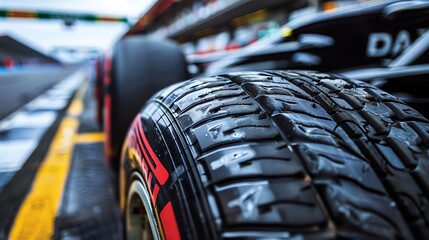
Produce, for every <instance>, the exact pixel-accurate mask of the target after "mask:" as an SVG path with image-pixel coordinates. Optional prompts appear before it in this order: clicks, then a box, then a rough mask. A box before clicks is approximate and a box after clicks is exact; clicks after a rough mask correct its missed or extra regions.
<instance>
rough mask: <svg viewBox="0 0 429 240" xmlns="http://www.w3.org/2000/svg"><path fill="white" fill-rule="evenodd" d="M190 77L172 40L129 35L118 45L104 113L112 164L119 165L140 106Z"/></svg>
mask: <svg viewBox="0 0 429 240" xmlns="http://www.w3.org/2000/svg"><path fill="white" fill-rule="evenodd" d="M187 78H188V74H187V65H186V61H185V57H184V55H183V53H182V52H181V50H180V48H179V46H177V45H176V44H175V43H173V42H171V41H166V40H164V41H162V40H158V41H157V40H152V39H149V38H147V37H144V36H129V37H126V38H125V39H122V40H121V41H120V42H119V43H118V44H117V45H116V46H115V49H114V51H113V55H112V69H111V83H110V86H108V87H107V89H108V90H107V91H108V93H107V94H109V96H110V98H111V104H110V111H107V112H108V114H105V115H107V116H106V118H107V120H109V122H106V119H105V128H108V129H106V133H107V139H106V155H107V158H108V160H109V162H110V165H111V166H112V167H113V168H116V169H117V168H118V166H119V153H120V151H121V147H122V143H123V140H124V138H125V135H126V133H127V130H128V127H129V125H130V124H131V121H132V119H133V117H134V116H135V115H136V113H138V112H139V110H140V108H141V106H143V104H144V103H145V102H146V101H147V100H148V99H149V98H150V97H151V96H152V95H153V94H155V93H156V92H157V91H159V90H160V89H162V88H164V87H166V86H168V85H170V84H173V83H177V82H180V81H183V80H186V79H187ZM105 94H106V93H105ZM105 104H107V103H105ZM108 107H109V106H108Z"/></svg>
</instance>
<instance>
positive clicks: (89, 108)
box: [0, 84, 121, 239]
mask: <svg viewBox="0 0 429 240" xmlns="http://www.w3.org/2000/svg"><path fill="white" fill-rule="evenodd" d="M81 89H82V88H81ZM81 103H82V106H81V107H82V109H81V110H76V109H79V108H80V106H79V105H80V104H73V103H72V104H68V105H67V108H64V109H63V110H61V111H59V112H58V114H57V115H56V118H55V120H54V121H53V122H52V125H51V126H50V127H49V128H48V130H47V131H46V132H45V133H44V134H43V137H42V138H41V141H40V143H39V144H38V146H37V147H36V149H35V151H34V152H33V153H32V154H31V156H30V157H29V159H28V160H27V161H26V162H25V164H24V165H23V166H22V168H21V169H20V170H19V171H17V173H16V174H15V176H14V177H13V178H12V180H11V181H10V182H9V183H8V184H6V185H5V187H4V189H3V190H2V191H1V192H0V239H30V238H32V239H119V238H120V236H121V231H120V229H121V221H120V212H119V206H118V203H117V184H116V183H117V180H116V174H115V173H113V172H112V171H111V170H110V169H109V168H108V167H107V166H106V165H105V164H104V155H103V144H104V142H103V141H104V134H103V133H102V132H101V129H100V127H99V126H98V125H97V124H96V123H95V120H94V119H95V118H94V112H95V111H94V110H95V108H94V101H93V98H92V88H91V84H89V85H88V87H87V88H86V91H85V94H84V96H83V99H82V101H81ZM72 105H77V107H73V106H72ZM66 109H68V110H66ZM70 109H72V110H70ZM73 109H74V110H73ZM70 112H72V114H70ZM73 112H74V113H73ZM76 113H78V114H76ZM70 117H72V118H73V119H75V120H73V121H77V123H78V126H77V128H76V129H75V133H74V135H73V136H72V137H71V138H70V139H72V143H71V146H70V148H71V149H72V151H70V153H69V156H68V157H67V159H68V160H66V161H69V164H68V165H67V168H63V169H65V171H63V172H64V173H65V181H64V180H63V181H62V182H63V183H62V187H61V189H62V191H61V189H60V190H57V191H56V193H53V192H52V191H49V188H50V187H48V186H47V185H43V184H42V185H40V183H39V184H38V183H37V181H39V180H38V179H39V177H40V175H45V174H41V172H43V170H41V169H43V168H44V165H49V164H47V162H49V161H52V159H54V160H55V158H56V157H55V156H54V157H52V156H50V153H49V152H50V151H51V150H52V148H53V146H55V144H54V141H53V139H55V138H56V137H57V136H58V134H59V132H60V131H61V129H62V128H61V126H62V125H63V124H64V121H69V120H70ZM66 119H68V120H66ZM65 132H68V131H65ZM63 135H64V134H63ZM66 135H67V134H66ZM69 137H70V136H69ZM61 143H62V142H61V141H60V146H59V151H63V150H64V149H62V147H63V146H62V145H61ZM60 154H63V153H60ZM55 172H56V171H54V175H48V176H45V178H47V179H50V178H54V179H53V181H54V182H57V181H59V180H58V179H57V176H58V175H61V174H55ZM42 179H43V178H42ZM37 185H39V186H37ZM37 189H39V190H37ZM40 189H41V190H40ZM37 191H39V193H40V191H41V192H42V193H43V194H42V196H40V197H39V193H37ZM55 194H57V195H58V196H56V197H53V195H55ZM34 195H36V197H34ZM52 198H56V200H57V201H58V206H49V203H50V202H52V201H51V200H52ZM52 209H54V210H52ZM52 211H53V212H52ZM46 216H48V217H46Z"/></svg>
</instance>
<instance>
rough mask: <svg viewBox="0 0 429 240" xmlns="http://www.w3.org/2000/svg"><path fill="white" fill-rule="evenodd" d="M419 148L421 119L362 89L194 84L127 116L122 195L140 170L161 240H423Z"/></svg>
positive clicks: (423, 134)
mask: <svg viewBox="0 0 429 240" xmlns="http://www.w3.org/2000/svg"><path fill="white" fill-rule="evenodd" d="M428 149H429V121H428V120H427V119H426V118H424V117H423V116H422V115H421V114H419V113H418V112H417V111H415V110H414V109H412V108H411V107H409V106H406V105H405V104H404V103H403V102H402V101H401V100H399V99H398V98H396V97H394V96H392V95H390V94H388V93H386V92H383V91H382V90H380V89H378V88H376V87H374V86H370V85H368V84H366V83H364V82H360V81H357V80H350V79H347V78H345V77H343V76H339V75H335V74H324V73H319V72H311V71H267V72H240V73H231V74H225V75H220V76H215V77H205V78H197V79H193V80H189V81H186V82H183V83H179V84H175V85H173V86H170V87H168V88H166V89H164V90H162V91H161V92H159V93H158V94H156V95H155V96H154V97H153V98H151V100H149V102H148V103H147V104H146V105H145V107H144V108H143V110H142V111H141V112H140V114H139V115H138V116H137V117H136V118H135V120H134V122H133V124H132V127H131V129H130V131H129V133H128V136H127V139H126V143H125V147H124V152H123V156H122V167H121V196H127V194H128V193H127V191H128V190H127V189H129V186H131V182H133V179H132V178H130V177H129V176H135V174H136V173H138V175H139V176H141V181H144V182H145V185H146V186H147V188H148V189H147V192H148V193H149V194H150V200H151V202H152V206H153V208H154V209H155V211H154V213H155V217H154V218H155V219H157V220H158V221H157V222H158V223H159V226H158V227H159V228H158V230H159V232H160V235H161V236H165V237H166V239H219V238H225V239H243V238H249V239H254V238H287V239H289V238H291V239H333V238H335V239H336V238H340V239H413V238H414V239H428V237H429V225H428V222H429V221H428V220H429V201H428V196H429V177H428V176H429V168H428V167H429V155H428V153H429V152H428ZM121 201H124V200H123V199H122V198H121ZM123 205H126V204H123Z"/></svg>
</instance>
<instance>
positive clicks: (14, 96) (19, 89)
mask: <svg viewBox="0 0 429 240" xmlns="http://www.w3.org/2000/svg"><path fill="white" fill-rule="evenodd" d="M76 69H77V66H68V67H61V66H58V67H52V68H47V69H45V70H44V71H35V70H22V71H19V72H14V73H10V74H6V73H4V74H0V103H2V104H0V120H1V119H3V118H4V117H6V116H7V115H9V114H11V113H12V112H14V111H16V110H17V109H18V108H20V107H22V106H23V105H24V104H26V103H28V102H29V101H31V100H32V99H34V98H35V97H37V96H39V95H40V94H42V93H43V92H45V91H46V90H48V89H49V88H51V87H52V86H54V85H55V84H56V83H58V82H59V81H61V80H62V79H64V78H65V77H66V76H68V75H70V74H71V73H73V72H75V71H76Z"/></svg>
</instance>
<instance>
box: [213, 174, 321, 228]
mask: <svg viewBox="0 0 429 240" xmlns="http://www.w3.org/2000/svg"><path fill="white" fill-rule="evenodd" d="M214 191H216V193H217V195H218V199H219V202H220V205H221V209H222V211H221V213H222V214H223V215H224V216H225V218H226V221H227V224H228V225H229V226H234V225H243V224H257V227H263V225H270V226H271V227H275V226H278V227H280V226H281V227H303V226H308V228H309V230H310V229H311V228H313V229H314V226H315V225H316V226H317V225H325V224H326V223H327V218H326V216H325V215H324V213H323V212H322V210H321V208H320V207H319V203H318V200H317V198H316V196H315V191H314V189H313V188H312V187H311V185H310V184H309V183H308V182H305V181H303V179H302V180H296V179H290V180H280V179H279V180H269V181H247V182H241V183H235V184H230V185H226V186H222V187H215V190H214Z"/></svg>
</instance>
